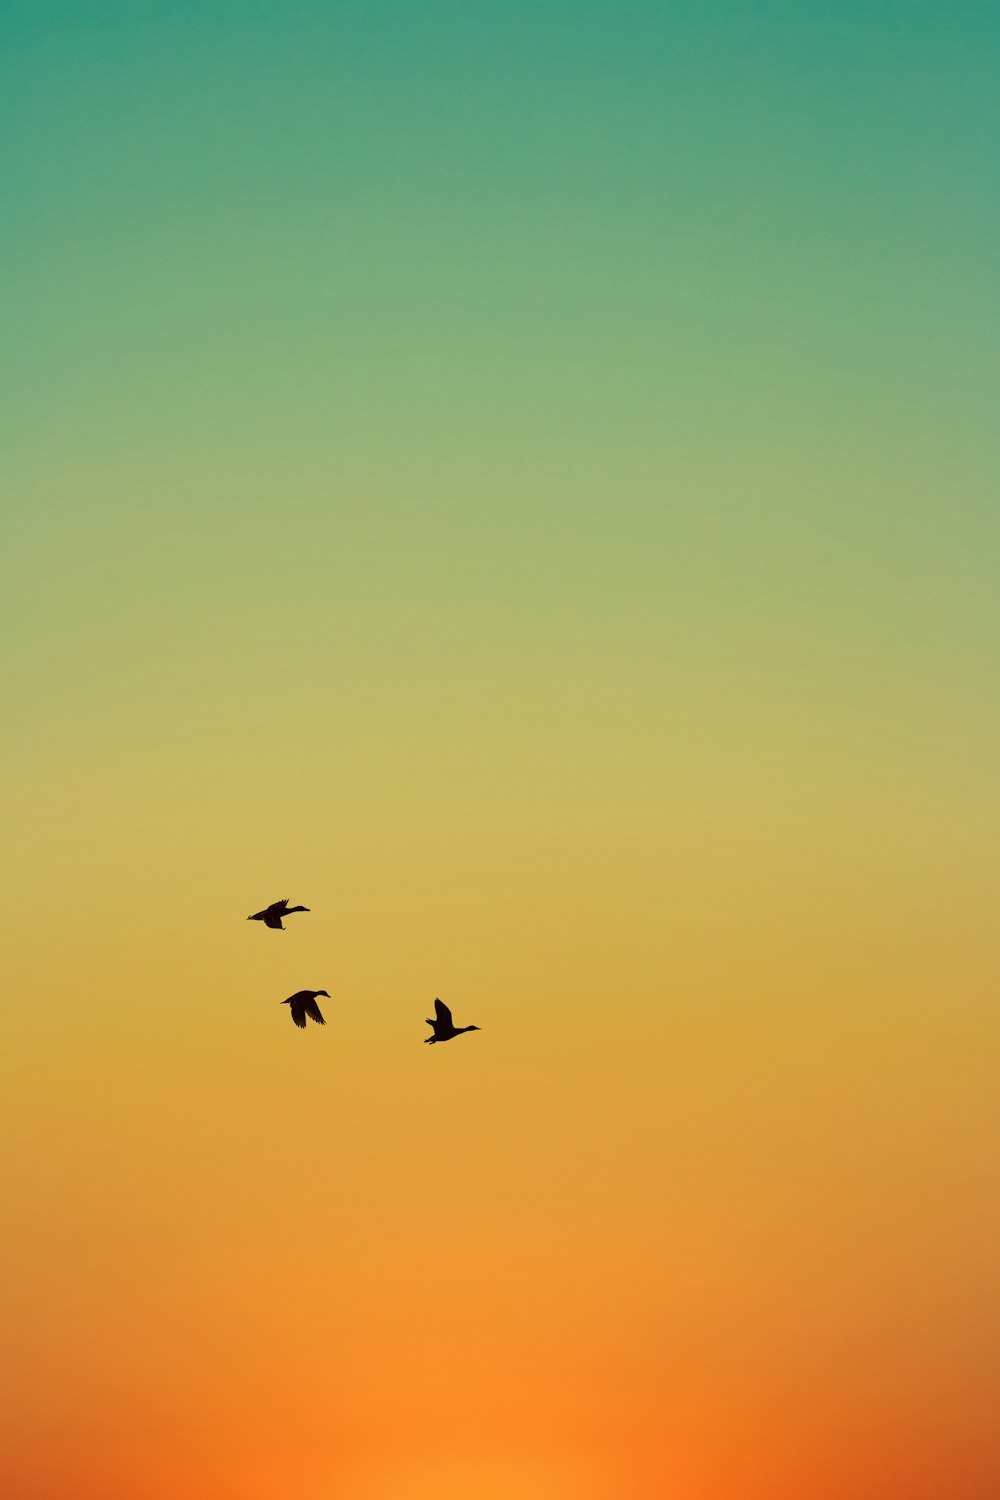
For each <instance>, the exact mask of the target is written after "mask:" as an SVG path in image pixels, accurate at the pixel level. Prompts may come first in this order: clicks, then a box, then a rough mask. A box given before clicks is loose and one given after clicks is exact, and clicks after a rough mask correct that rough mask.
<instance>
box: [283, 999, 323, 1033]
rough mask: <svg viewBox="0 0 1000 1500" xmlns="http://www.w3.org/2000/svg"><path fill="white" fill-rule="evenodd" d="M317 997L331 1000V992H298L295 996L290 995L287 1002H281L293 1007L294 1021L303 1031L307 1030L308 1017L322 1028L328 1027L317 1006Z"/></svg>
mask: <svg viewBox="0 0 1000 1500" xmlns="http://www.w3.org/2000/svg"><path fill="white" fill-rule="evenodd" d="M317 995H325V996H326V998H327V999H328V1000H329V998H330V991H329V990H297V991H296V992H295V994H294V995H289V997H288V999H287V1000H282V1002H281V1003H282V1005H290V1006H291V1007H292V1020H293V1021H294V1022H295V1024H296V1026H298V1027H301V1028H302V1030H305V1024H306V1016H308V1017H309V1019H310V1020H311V1021H316V1022H317V1023H318V1024H319V1025H320V1026H325V1025H326V1022H325V1021H324V1020H323V1014H322V1012H321V1010H320V1008H319V1006H318V1005H317V1004H316V996H317Z"/></svg>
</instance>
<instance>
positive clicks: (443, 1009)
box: [428, 1000, 452, 1026]
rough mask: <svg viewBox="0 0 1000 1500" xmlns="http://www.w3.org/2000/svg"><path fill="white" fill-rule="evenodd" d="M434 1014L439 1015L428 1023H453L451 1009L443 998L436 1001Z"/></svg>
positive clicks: (447, 1024)
mask: <svg viewBox="0 0 1000 1500" xmlns="http://www.w3.org/2000/svg"><path fill="white" fill-rule="evenodd" d="M434 1014H435V1015H436V1016H437V1020H436V1021H430V1022H429V1023H428V1024H429V1025H431V1026H450V1025H451V1024H452V1021H451V1011H450V1010H449V1009H448V1007H447V1005H445V1003H444V1001H443V1000H435V1001H434Z"/></svg>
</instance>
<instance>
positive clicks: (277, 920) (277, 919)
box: [264, 906, 285, 932]
mask: <svg viewBox="0 0 1000 1500" xmlns="http://www.w3.org/2000/svg"><path fill="white" fill-rule="evenodd" d="M264 926H265V927H276V928H277V929H278V931H279V932H284V930H285V929H284V928H283V927H282V925H281V912H280V911H275V910H274V907H273V906H272V907H270V908H269V910H268V912H267V914H266V916H265V917H264Z"/></svg>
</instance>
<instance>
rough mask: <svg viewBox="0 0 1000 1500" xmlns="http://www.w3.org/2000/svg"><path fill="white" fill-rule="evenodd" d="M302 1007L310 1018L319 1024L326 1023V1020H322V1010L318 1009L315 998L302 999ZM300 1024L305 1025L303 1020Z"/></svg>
mask: <svg viewBox="0 0 1000 1500" xmlns="http://www.w3.org/2000/svg"><path fill="white" fill-rule="evenodd" d="M302 1008H303V1010H304V1011H305V1013H306V1015H307V1016H311V1017H312V1019H313V1020H314V1021H318V1022H319V1024H320V1025H321V1026H325V1025H326V1022H325V1021H324V1020H323V1012H322V1011H321V1010H320V1008H319V1006H318V1005H317V1004H316V1001H315V1000H313V999H309V1000H304V1001H303V1003H302ZM302 1024H303V1025H305V1022H303V1023H302Z"/></svg>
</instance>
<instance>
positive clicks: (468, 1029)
mask: <svg viewBox="0 0 1000 1500" xmlns="http://www.w3.org/2000/svg"><path fill="white" fill-rule="evenodd" d="M465 1029H466V1031H482V1029H483V1028H482V1027H481V1026H466V1028H465Z"/></svg>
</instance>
